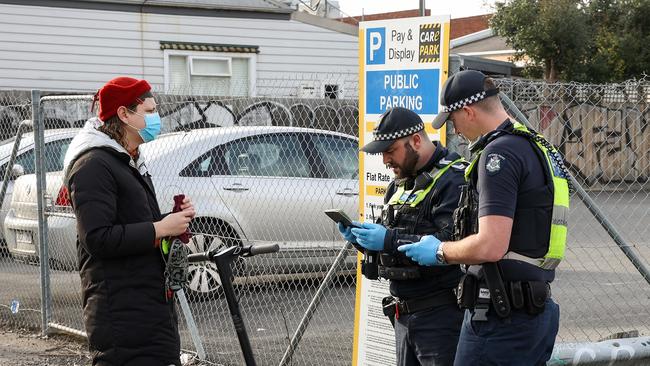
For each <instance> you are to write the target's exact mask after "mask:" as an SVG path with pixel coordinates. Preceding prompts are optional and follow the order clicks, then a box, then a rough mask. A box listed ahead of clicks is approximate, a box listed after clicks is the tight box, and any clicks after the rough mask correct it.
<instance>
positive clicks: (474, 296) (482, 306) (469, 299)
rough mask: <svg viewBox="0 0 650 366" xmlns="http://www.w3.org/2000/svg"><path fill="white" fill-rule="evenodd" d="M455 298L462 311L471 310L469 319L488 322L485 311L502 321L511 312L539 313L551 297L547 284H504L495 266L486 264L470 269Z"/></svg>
mask: <svg viewBox="0 0 650 366" xmlns="http://www.w3.org/2000/svg"><path fill="white" fill-rule="evenodd" d="M456 297H457V301H458V305H459V306H460V307H461V308H462V309H470V310H473V316H472V320H475V321H487V320H488V319H487V315H488V312H489V313H490V314H492V313H494V314H495V315H497V316H498V317H499V318H502V319H504V318H508V317H509V316H510V314H511V312H512V310H520V311H525V312H526V313H527V314H529V315H538V314H541V313H542V312H544V308H545V304H546V300H547V299H549V298H551V286H550V284H549V283H548V282H546V281H530V280H529V281H506V282H504V281H503V280H502V278H501V274H500V270H499V265H498V263H485V264H483V265H480V266H470V269H468V270H467V273H466V274H465V276H463V278H462V279H461V281H460V283H459V284H458V289H457V291H456Z"/></svg>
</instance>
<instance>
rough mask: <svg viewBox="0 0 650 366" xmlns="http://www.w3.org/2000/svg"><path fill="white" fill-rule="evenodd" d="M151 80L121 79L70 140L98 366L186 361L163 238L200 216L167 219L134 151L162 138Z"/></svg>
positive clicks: (190, 213)
mask: <svg viewBox="0 0 650 366" xmlns="http://www.w3.org/2000/svg"><path fill="white" fill-rule="evenodd" d="M150 89H151V87H150V86H149V84H148V83H147V82H146V81H145V80H137V79H132V78H128V77H118V78H115V79H113V80H111V81H109V82H108V83H107V84H106V85H104V87H102V89H100V90H99V92H98V99H99V113H98V116H99V119H97V118H93V119H91V120H89V121H88V122H87V123H86V126H85V127H84V128H83V129H82V131H81V132H80V133H79V134H78V135H77V136H76V137H75V138H74V139H73V141H72V143H71V145H70V148H69V149H68V152H67V154H66V158H65V163H64V166H65V177H66V180H67V186H68V189H69V192H70V198H71V201H72V205H73V207H74V211H75V214H76V217H77V232H78V240H77V252H78V256H79V273H80V276H81V284H82V292H83V309H84V321H85V325H86V332H87V333H88V341H89V345H90V349H91V351H92V352H93V357H94V359H93V365H102V366H103V365H107V366H108V365H115V366H117V365H120V366H121V365H133V366H135V365H137V366H148V365H151V366H154V365H155V366H160V365H180V337H179V334H178V324H177V315H176V311H175V309H174V300H173V296H170V293H169V292H168V291H167V290H166V289H165V278H164V269H165V260H164V258H163V255H162V253H161V249H160V239H161V238H163V237H166V236H176V235H180V234H182V233H183V232H185V230H186V229H187V228H188V225H189V222H190V220H191V219H192V218H193V217H194V208H193V206H192V204H191V202H190V201H189V199H186V200H185V201H184V204H183V206H182V211H181V212H177V213H172V214H169V215H166V216H163V215H161V213H160V209H159V207H158V203H157V200H156V194H155V191H154V188H153V184H152V182H151V178H150V176H149V174H148V172H147V169H146V165H145V163H144V161H143V159H142V158H141V157H140V156H139V151H138V146H139V145H140V144H142V143H144V142H148V141H151V140H153V139H154V138H155V137H156V136H157V135H158V133H159V132H160V117H159V116H158V114H157V113H156V102H155V100H154V98H153V96H152V95H151V93H150Z"/></svg>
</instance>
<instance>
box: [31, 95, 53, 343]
mask: <svg viewBox="0 0 650 366" xmlns="http://www.w3.org/2000/svg"><path fill="white" fill-rule="evenodd" d="M32 123H33V124H34V167H35V172H36V194H37V201H36V205H37V210H38V254H39V256H40V261H39V262H40V265H39V267H40V275H41V330H42V332H43V335H47V334H48V331H49V325H48V324H49V322H50V319H51V318H52V296H51V290H50V266H49V261H50V259H49V249H48V247H49V246H48V235H47V221H46V219H45V194H46V193H47V185H46V184H45V164H43V158H44V156H43V149H44V146H45V131H44V129H45V126H44V124H43V114H42V113H41V91H40V90H32Z"/></svg>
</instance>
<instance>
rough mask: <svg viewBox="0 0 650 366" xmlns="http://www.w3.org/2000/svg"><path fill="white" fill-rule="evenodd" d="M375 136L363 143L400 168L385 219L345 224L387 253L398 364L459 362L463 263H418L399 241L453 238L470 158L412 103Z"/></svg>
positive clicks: (388, 116) (388, 117)
mask: <svg viewBox="0 0 650 366" xmlns="http://www.w3.org/2000/svg"><path fill="white" fill-rule="evenodd" d="M373 135H374V141H372V142H370V143H369V144H367V145H366V146H364V147H363V148H362V149H361V150H362V151H364V152H366V153H371V154H377V153H381V154H382V155H383V162H384V163H385V164H386V165H387V166H388V167H390V168H392V170H393V172H394V173H395V179H394V180H393V181H392V182H391V183H390V184H389V186H388V189H387V192H386V194H385V196H384V208H383V209H382V215H381V219H380V220H379V222H380V224H376V223H364V224H361V225H362V228H352V229H350V228H348V229H346V228H344V227H343V226H339V230H341V233H342V234H343V236H344V237H345V238H346V239H347V240H349V241H351V242H353V243H357V244H358V245H359V246H361V247H363V248H365V250H367V251H373V252H379V253H380V255H379V268H378V270H379V276H380V277H382V278H385V279H388V280H390V293H391V295H392V296H390V297H388V298H385V299H384V301H383V305H384V313H385V314H386V315H388V316H389V318H391V322H393V325H394V327H395V340H396V351H397V364H398V365H452V364H453V360H454V355H455V353H456V347H457V341H458V336H459V333H460V328H461V324H462V317H463V313H462V312H461V311H460V309H459V308H458V306H457V305H456V301H455V295H454V293H453V290H454V289H455V287H456V285H457V284H458V281H459V279H460V277H461V276H462V272H461V271H460V267H459V266H458V265H449V266H437V267H423V266H419V265H417V263H415V262H413V261H411V260H409V259H408V258H407V257H406V256H405V255H403V254H401V253H399V252H397V247H398V246H399V245H400V244H401V243H409V242H415V241H418V240H420V238H421V237H422V235H427V234H430V235H436V236H437V237H441V238H445V240H448V239H451V237H452V233H453V221H452V214H453V211H454V209H455V208H456V207H457V204H458V200H459V193H460V190H459V187H460V186H461V185H462V184H463V183H464V178H463V172H464V170H465V168H466V166H467V163H466V162H465V161H464V160H463V159H461V157H460V156H459V155H458V154H455V153H451V152H450V151H448V150H447V149H445V148H444V147H443V146H442V145H440V144H438V143H437V142H432V141H431V140H429V139H428V136H427V134H426V132H425V131H424V124H423V122H422V120H421V119H420V116H418V115H417V114H416V113H415V112H412V111H410V110H408V109H405V108H399V107H396V108H393V109H390V110H388V111H387V112H386V113H385V114H384V115H382V117H381V119H380V121H379V124H378V126H377V128H376V129H375V130H374V131H373Z"/></svg>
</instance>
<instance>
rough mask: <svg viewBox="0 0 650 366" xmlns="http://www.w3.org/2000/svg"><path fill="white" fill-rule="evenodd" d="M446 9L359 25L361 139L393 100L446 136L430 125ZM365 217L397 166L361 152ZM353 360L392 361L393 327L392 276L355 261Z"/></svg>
mask: <svg viewBox="0 0 650 366" xmlns="http://www.w3.org/2000/svg"><path fill="white" fill-rule="evenodd" d="M449 22H450V17H449V16H436V17H419V18H405V19H394V20H380V21H372V22H361V23H360V24H359V144H360V146H363V145H365V144H366V143H368V142H369V141H372V131H373V129H374V127H375V125H376V124H377V122H378V120H379V118H380V116H381V115H382V114H383V113H384V112H385V111H386V110H388V109H390V108H393V107H404V108H408V109H411V110H413V111H414V112H416V113H418V114H419V115H420V117H421V118H422V120H423V121H424V123H425V126H426V131H427V132H428V133H429V136H430V137H431V139H432V140H438V141H441V142H442V143H443V144H444V143H445V130H444V127H443V128H442V129H441V130H434V129H433V128H432V127H431V122H432V121H433V118H434V117H435V116H436V115H437V114H438V111H439V110H440V109H441V106H440V104H439V103H440V90H441V89H442V85H443V84H444V82H445V80H446V79H447V76H448V74H447V73H448V66H449V65H448V64H449ZM359 173H360V174H359V184H360V187H361V189H360V190H359V192H360V202H359V212H360V220H361V221H366V222H374V221H375V220H376V219H378V218H379V217H380V215H381V211H382V208H383V203H384V200H383V197H384V194H385V192H386V187H387V186H388V184H389V183H390V181H391V180H392V179H393V174H392V172H391V171H390V170H389V169H387V168H386V167H385V166H384V164H383V161H382V157H381V154H364V153H360V155H359ZM357 268H358V270H357V293H356V305H355V324H354V346H353V356H352V364H353V365H373V366H375V365H376V366H379V365H387V366H388V365H395V337H394V333H393V328H392V326H391V324H390V322H389V321H388V318H386V317H385V316H384V315H383V312H382V308H381V300H382V298H383V297H385V296H388V294H389V293H388V281H386V280H379V281H371V280H368V279H366V278H365V277H363V276H362V275H361V266H360V265H359V266H357Z"/></svg>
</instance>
